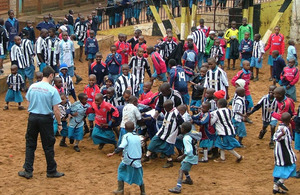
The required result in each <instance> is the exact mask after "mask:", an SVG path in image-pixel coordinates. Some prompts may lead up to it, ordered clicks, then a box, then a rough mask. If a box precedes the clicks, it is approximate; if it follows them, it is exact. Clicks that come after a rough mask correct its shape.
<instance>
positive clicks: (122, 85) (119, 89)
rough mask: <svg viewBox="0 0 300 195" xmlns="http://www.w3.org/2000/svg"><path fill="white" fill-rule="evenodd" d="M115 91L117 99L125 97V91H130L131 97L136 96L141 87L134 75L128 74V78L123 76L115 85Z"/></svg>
mask: <svg viewBox="0 0 300 195" xmlns="http://www.w3.org/2000/svg"><path fill="white" fill-rule="evenodd" d="M115 89H116V94H117V97H121V96H123V93H124V91H125V90H127V89H130V91H131V95H134V96H135V95H136V93H137V92H138V90H139V85H138V82H137V79H136V77H135V76H134V75H133V74H128V76H125V75H123V74H122V75H121V76H119V78H118V79H117V81H116V83H115Z"/></svg>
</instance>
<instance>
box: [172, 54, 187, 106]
mask: <svg viewBox="0 0 300 195" xmlns="http://www.w3.org/2000/svg"><path fill="white" fill-rule="evenodd" d="M169 66H170V68H171V69H170V86H171V87H172V88H173V89H175V90H177V91H179V92H180V93H181V95H182V97H183V102H184V104H186V105H189V104H190V95H189V93H188V85H187V76H186V74H185V70H184V69H183V68H182V66H181V65H178V66H176V61H175V60H174V59H170V60H169ZM173 84H174V87H173Z"/></svg>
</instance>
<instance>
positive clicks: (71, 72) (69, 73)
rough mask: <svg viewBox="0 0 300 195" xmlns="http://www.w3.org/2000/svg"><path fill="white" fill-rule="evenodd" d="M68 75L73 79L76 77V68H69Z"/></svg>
mask: <svg viewBox="0 0 300 195" xmlns="http://www.w3.org/2000/svg"><path fill="white" fill-rule="evenodd" d="M68 75H70V76H71V77H73V76H74V66H70V67H68Z"/></svg>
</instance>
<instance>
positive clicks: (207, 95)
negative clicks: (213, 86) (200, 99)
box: [205, 91, 214, 99]
mask: <svg viewBox="0 0 300 195" xmlns="http://www.w3.org/2000/svg"><path fill="white" fill-rule="evenodd" d="M213 96H214V93H213V92H210V91H206V93H205V97H206V98H207V99H210V98H212V97H213Z"/></svg>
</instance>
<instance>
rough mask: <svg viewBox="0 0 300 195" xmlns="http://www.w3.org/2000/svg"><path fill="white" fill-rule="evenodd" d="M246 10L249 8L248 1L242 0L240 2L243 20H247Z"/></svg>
mask: <svg viewBox="0 0 300 195" xmlns="http://www.w3.org/2000/svg"><path fill="white" fill-rule="evenodd" d="M248 8H249V0H243V2H242V9H243V11H242V12H243V18H247V19H248V15H249V14H248Z"/></svg>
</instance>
